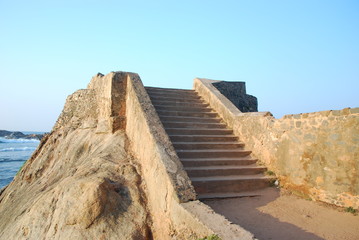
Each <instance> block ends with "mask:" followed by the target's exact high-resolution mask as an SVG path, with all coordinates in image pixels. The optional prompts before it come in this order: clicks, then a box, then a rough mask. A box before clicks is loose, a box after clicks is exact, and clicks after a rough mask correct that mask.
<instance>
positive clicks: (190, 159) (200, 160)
mask: <svg viewBox="0 0 359 240" xmlns="http://www.w3.org/2000/svg"><path fill="white" fill-rule="evenodd" d="M236 160H238V161H241V160H254V161H257V159H256V158H252V157H251V156H243V157H222V158H181V161H198V162H202V161H203V162H205V161H236Z"/></svg>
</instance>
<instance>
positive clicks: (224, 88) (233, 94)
mask: <svg viewBox="0 0 359 240" xmlns="http://www.w3.org/2000/svg"><path fill="white" fill-rule="evenodd" d="M213 86H214V87H215V88H217V89H218V91H220V92H221V93H222V94H223V95H224V96H225V97H226V98H228V100H230V101H231V102H232V103H233V104H234V105H235V106H236V107H237V108H238V109H239V110H240V111H241V112H258V102H257V98H256V97H254V96H252V95H248V94H247V93H246V83H245V82H225V81H220V82H215V83H213Z"/></svg>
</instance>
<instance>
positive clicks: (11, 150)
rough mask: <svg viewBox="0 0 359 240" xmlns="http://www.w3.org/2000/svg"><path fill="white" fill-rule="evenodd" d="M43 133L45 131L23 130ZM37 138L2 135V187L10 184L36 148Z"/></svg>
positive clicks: (0, 164)
mask: <svg viewBox="0 0 359 240" xmlns="http://www.w3.org/2000/svg"><path fill="white" fill-rule="evenodd" d="M22 133H24V134H33V133H35V134H42V133H43V132H22ZM39 143H40V141H39V140H37V139H21V138H20V139H5V138H2V137H0V189H1V188H3V187H5V186H6V185H8V184H9V183H10V182H11V181H12V180H13V179H14V177H15V175H16V174H17V172H18V171H19V169H20V168H21V167H22V165H23V164H24V163H25V162H26V160H28V159H29V158H30V157H31V155H32V153H33V152H34V151H35V150H36V148H37V146H38V145H39Z"/></svg>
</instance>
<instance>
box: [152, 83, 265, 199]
mask: <svg viewBox="0 0 359 240" xmlns="http://www.w3.org/2000/svg"><path fill="white" fill-rule="evenodd" d="M146 90H147V92H148V94H149V96H150V98H151V101H152V103H153V105H154V107H155V109H156V111H157V113H158V115H159V117H160V119H161V121H162V124H163V126H164V128H165V130H166V132H167V134H168V135H169V137H170V139H171V140H172V143H173V146H174V148H175V150H176V152H177V155H178V157H179V158H180V160H181V162H182V164H183V166H184V168H185V170H186V171H187V174H188V176H189V177H190V179H191V181H192V184H193V186H194V188H195V190H196V193H197V195H198V198H199V199H207V198H228V197H244V196H256V195H259V191H258V190H260V189H263V188H266V187H268V186H269V181H270V180H271V178H270V177H267V176H264V175H263V172H264V171H266V168H265V167H261V166H257V165H256V161H257V160H256V159H253V158H251V156H250V154H251V151H248V150H246V149H244V144H243V143H242V142H240V141H239V140H238V138H237V137H236V136H234V135H233V131H232V130H230V129H228V128H227V126H226V124H224V123H223V121H222V120H221V118H220V117H219V116H218V114H217V113H215V112H214V111H213V110H212V109H211V108H210V107H209V106H208V104H206V103H204V102H203V101H202V100H201V98H200V97H199V96H198V94H197V93H196V92H195V91H194V90H182V89H168V88H153V87H146Z"/></svg>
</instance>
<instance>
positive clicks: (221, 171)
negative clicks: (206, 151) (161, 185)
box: [185, 164, 266, 177]
mask: <svg viewBox="0 0 359 240" xmlns="http://www.w3.org/2000/svg"><path fill="white" fill-rule="evenodd" d="M185 170H186V172H187V174H188V176H189V177H211V176H230V175H255V174H260V173H263V172H264V171H265V170H266V168H265V167H260V166H257V165H255V164H252V165H246V166H241V165H239V166H238V165H229V166H205V167H185Z"/></svg>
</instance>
